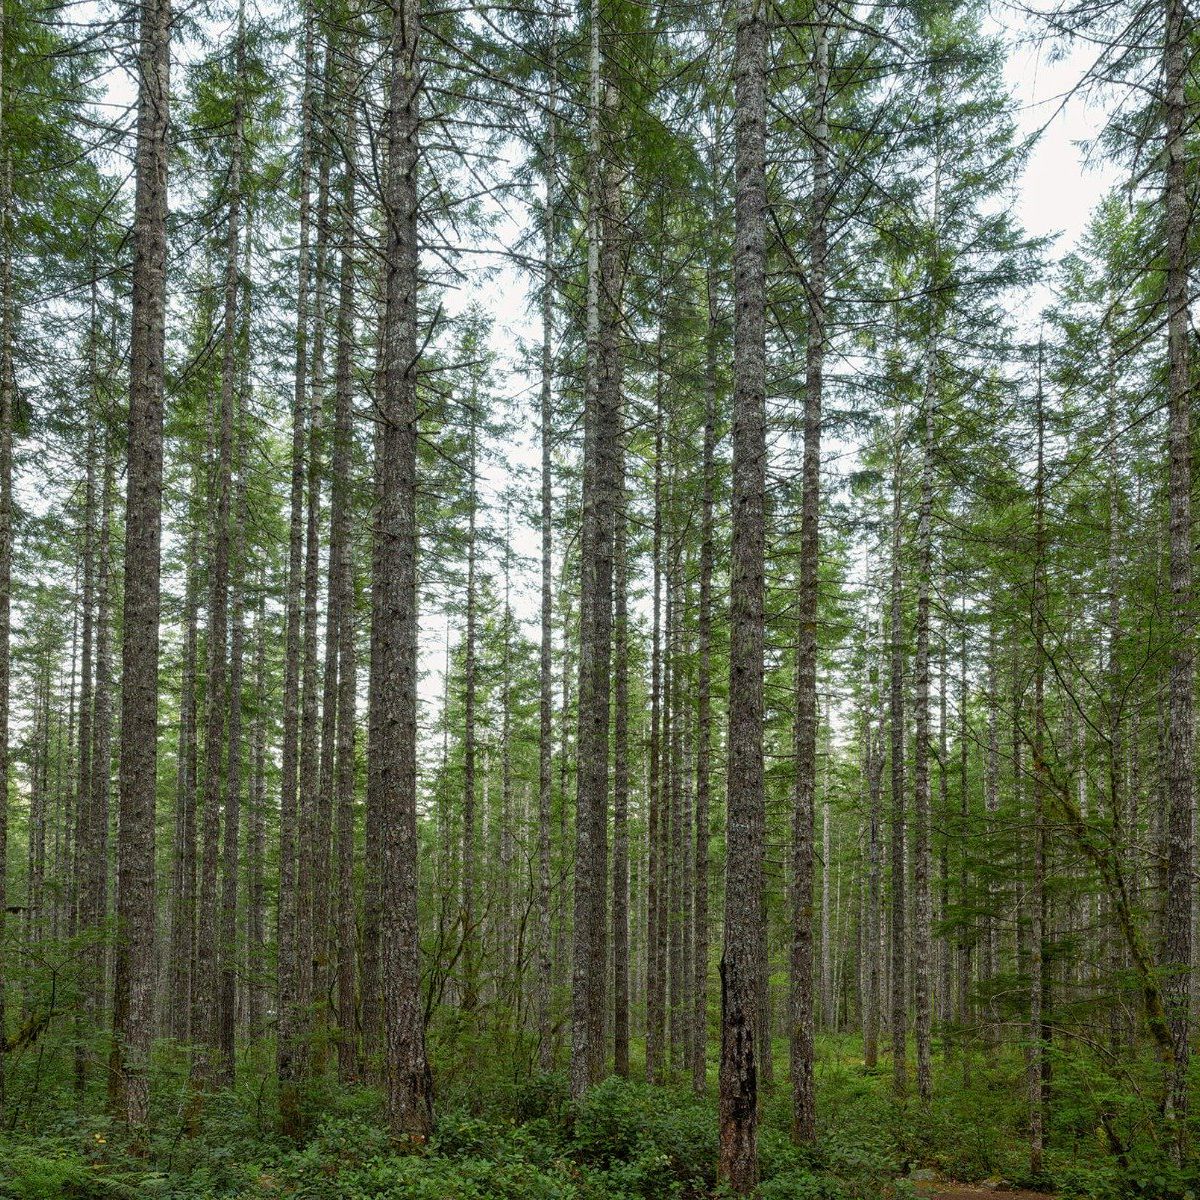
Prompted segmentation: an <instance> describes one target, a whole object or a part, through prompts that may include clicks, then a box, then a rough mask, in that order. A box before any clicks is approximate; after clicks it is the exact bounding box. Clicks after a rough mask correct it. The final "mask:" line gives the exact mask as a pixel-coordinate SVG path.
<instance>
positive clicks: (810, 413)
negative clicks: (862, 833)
mask: <svg viewBox="0 0 1200 1200" xmlns="http://www.w3.org/2000/svg"><path fill="white" fill-rule="evenodd" d="M815 37H816V46H815V49H814V54H813V59H814V61H813V75H814V98H813V187H812V221H811V226H810V229H809V246H808V257H809V278H808V281H807V283H808V287H807V292H808V340H807V347H806V362H805V380H804V459H803V465H802V485H801V501H800V579H799V588H798V594H797V598H796V599H797V622H798V631H797V633H798V638H797V643H796V726H795V747H794V751H795V764H796V781H795V792H794V795H793V797H792V803H793V811H792V888H793V918H792V920H793V928H792V958H791V968H792V969H791V1009H792V1012H791V1018H792V1020H791V1027H792V1038H791V1074H792V1137H793V1140H795V1141H797V1142H811V1141H812V1140H813V1139H814V1138H815V1137H816V1135H817V1126H816V1095H815V1090H814V1081H813V1054H814V1028H813V1026H814V1016H813V819H814V813H815V801H816V788H817V654H818V647H817V606H818V600H819V590H818V570H817V568H818V561H817V559H818V555H819V553H820V544H819V518H820V505H821V475H820V472H821V402H822V390H823V375H824V365H825V339H826V330H825V311H826V297H825V279H826V274H827V256H828V230H827V227H826V217H827V208H828V194H829V122H828V115H827V99H828V91H829V33H828V29H827V26H826V24H825V10H824V7H823V6H822V8H821V9H820V10H819V13H818V16H817V23H816V30H815ZM827 866H828V856H827V857H826V868H827ZM825 885H826V886H825V890H824V895H823V897H822V913H823V916H824V921H823V923H822V943H823V944H822V955H823V959H822V962H823V967H824V968H825V969H824V970H823V973H822V982H823V983H825V982H826V979H827V970H828V967H827V963H826V962H825V959H824V955H825V948H826V946H827V944H828V939H829V925H828V915H829V914H828V874H827V873H826V876H825Z"/></svg>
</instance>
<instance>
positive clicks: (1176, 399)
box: [1163, 0, 1196, 1157]
mask: <svg viewBox="0 0 1200 1200" xmlns="http://www.w3.org/2000/svg"><path fill="white" fill-rule="evenodd" d="M1165 24H1166V27H1165V37H1164V39H1163V75H1164V89H1165V90H1164V97H1163V98H1164V116H1165V123H1166V129H1165V134H1164V145H1163V149H1164V151H1165V155H1164V157H1165V162H1166V178H1165V180H1164V186H1163V205H1164V208H1165V217H1166V238H1167V246H1166V251H1167V254H1166V288H1165V294H1166V304H1167V393H1168V395H1167V400H1168V421H1169V432H1168V453H1169V458H1170V472H1169V480H1168V507H1169V527H1168V557H1169V561H1170V587H1171V635H1172V636H1171V650H1170V677H1169V681H1168V695H1167V755H1166V780H1165V783H1166V798H1167V878H1166V885H1167V894H1166V905H1165V914H1164V916H1165V919H1164V937H1163V960H1164V967H1165V968H1166V971H1167V977H1166V980H1165V985H1164V992H1165V993H1166V996H1165V998H1166V1002H1167V1003H1166V1007H1167V1013H1168V1018H1169V1021H1170V1027H1171V1041H1172V1057H1173V1063H1172V1070H1171V1075H1170V1080H1169V1082H1168V1087H1167V1104H1166V1109H1167V1113H1168V1116H1169V1118H1170V1119H1171V1120H1172V1121H1173V1122H1174V1133H1175V1138H1176V1155H1177V1157H1182V1151H1183V1147H1184V1145H1185V1142H1186V1137H1187V1134H1186V1118H1187V1073H1188V1062H1189V1056H1190V1043H1189V1028H1190V1006H1191V983H1190V977H1191V972H1192V970H1193V966H1194V964H1193V949H1194V948H1193V945H1192V939H1193V907H1194V897H1193V891H1194V887H1193V871H1194V869H1195V867H1194V864H1193V861H1192V860H1193V854H1194V850H1193V840H1194V828H1193V827H1194V821H1195V815H1194V813H1195V787H1196V782H1195V768H1194V755H1195V748H1194V745H1193V741H1194V737H1195V722H1194V717H1193V704H1194V696H1193V691H1194V688H1195V673H1196V670H1195V646H1194V621H1195V614H1194V612H1193V606H1194V603H1195V598H1194V596H1193V593H1192V541H1193V532H1192V507H1191V495H1192V433H1191V421H1190V414H1191V403H1192V379H1191V368H1190V362H1189V358H1190V355H1189V345H1190V343H1189V332H1188V331H1189V329H1190V325H1191V319H1190V315H1189V308H1188V279H1189V276H1190V272H1191V262H1190V252H1189V246H1188V227H1189V224H1190V217H1189V213H1190V202H1189V199H1188V195H1189V192H1188V189H1189V182H1188V178H1187V162H1186V155H1187V150H1186V149H1185V140H1186V136H1187V130H1188V127H1189V125H1190V124H1191V123H1192V119H1193V118H1192V116H1191V114H1190V112H1189V106H1188V99H1187V78H1188V72H1189V69H1190V68H1189V58H1190V55H1191V54H1192V51H1191V49H1190V42H1189V40H1188V39H1189V36H1190V33H1189V30H1188V27H1187V14H1186V6H1185V5H1184V4H1183V3H1182V2H1181V0H1167V5H1166V23H1165Z"/></svg>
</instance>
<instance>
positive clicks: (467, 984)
mask: <svg viewBox="0 0 1200 1200" xmlns="http://www.w3.org/2000/svg"><path fill="white" fill-rule="evenodd" d="M478 399H479V398H478V396H477V395H475V394H474V392H472V395H471V398H470V401H469V406H470V407H469V412H468V422H469V426H468V430H467V465H466V469H467V596H466V608H467V611H466V632H465V634H464V642H465V644H464V646H463V804H462V909H461V924H462V960H463V986H462V1007H463V1008H464V1009H465V1010H466V1011H468V1012H469V1011H470V1010H471V1009H473V1008H474V1007H475V1005H476V1002H477V1000H478V978H477V972H478V963H477V961H476V959H477V950H478V948H477V945H476V942H477V938H476V925H475V875H476V861H475V860H476V843H477V837H476V832H475V794H476V784H475V740H476V739H475V694H476V682H475V680H476V655H475V643H476V637H477V634H476V625H477V613H476V594H477V587H476V567H475V525H476V518H477V509H478V504H479V498H478V466H477V462H476V459H477V442H478V430H477V426H478V414H477V411H476V405H477V404H478Z"/></svg>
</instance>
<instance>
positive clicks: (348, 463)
mask: <svg viewBox="0 0 1200 1200" xmlns="http://www.w3.org/2000/svg"><path fill="white" fill-rule="evenodd" d="M355 15H356V14H355V13H354V11H352V13H351V20H352V21H353V20H354V17H355ZM344 56H345V66H344V70H345V84H344V92H343V96H342V102H343V104H344V105H345V114H344V116H343V124H342V142H343V145H344V147H345V163H344V167H343V170H344V175H343V182H342V203H341V219H342V246H341V264H340V266H341V278H340V281H339V285H338V286H339V292H338V311H337V334H336V336H337V349H336V358H335V363H334V414H333V455H332V460H331V463H330V475H331V484H330V495H329V617H328V621H327V624H326V632H325V659H326V663H325V672H326V675H325V695H324V710H323V713H322V716H323V719H324V722H325V732H324V734H323V740H322V748H324V745H325V742H324V738H325V737H332V738H333V739H334V742H335V744H334V746H333V747H332V753H331V754H330V756H329V757H330V758H331V759H332V765H331V770H332V778H331V779H330V784H329V786H330V791H331V796H330V803H331V804H332V805H333V807H334V809H335V813H336V816H335V821H336V847H335V848H336V851H337V892H336V895H337V906H336V912H337V916H336V921H337V1004H338V1007H337V1028H338V1033H337V1055H338V1078H339V1079H340V1080H341V1082H342V1083H351V1082H353V1081H354V1080H355V1079H356V1078H357V1074H358V1055H357V1046H356V1038H355V1029H354V1026H355V1020H356V1016H357V1008H356V1004H355V990H354V989H355V953H356V950H357V944H358V922H357V913H356V908H355V897H354V717H355V707H356V703H357V683H358V679H357V670H356V667H357V661H356V654H355V640H356V638H355V634H356V631H357V622H356V619H355V618H356V613H355V607H356V606H355V587H354V546H353V542H352V538H351V530H352V524H351V523H352V518H353V499H352V497H353V469H354V377H353V371H354V315H355V287H356V283H357V274H356V263H355V259H354V253H355V239H356V236H357V214H358V207H357V200H358V180H357V176H356V172H357V169H358V120H357V117H358V103H359V97H358V92H359V87H360V85H361V68H360V66H359V59H358V29H357V27H355V26H354V25H352V26H351V28H350V29H349V31H348V33H347V35H346V45H345V48H344ZM331 663H333V664H335V665H336V671H334V672H333V673H334V675H335V679H334V680H333V681H332V682H333V683H334V686H333V687H331V686H330V684H331V680H330V672H331V669H332V668H331V665H330V664H331ZM331 706H332V707H333V709H334V714H335V715H334V719H333V720H332V721H331V720H330V715H329V709H330V707H331Z"/></svg>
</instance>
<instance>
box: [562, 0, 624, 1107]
mask: <svg viewBox="0 0 1200 1200" xmlns="http://www.w3.org/2000/svg"><path fill="white" fill-rule="evenodd" d="M606 19H607V18H606V14H605V13H604V12H603V6H602V5H601V2H600V0H592V5H591V61H590V67H589V70H590V98H589V106H590V107H589V135H588V136H589V144H590V145H591V147H592V151H591V155H590V167H589V172H590V173H589V178H588V299H587V306H588V312H587V378H586V382H585V388H584V478H583V524H582V529H581V531H580V569H581V580H580V601H579V703H578V708H579V738H578V742H577V746H576V753H577V760H578V764H579V766H578V777H577V783H576V790H577V797H578V799H577V804H576V816H575V916H574V944H573V966H572V989H571V1094H572V1095H573V1096H575V1097H579V1096H581V1095H582V1094H583V1093H584V1091H586V1090H587V1088H588V1087H589V1086H590V1085H591V1084H592V1083H594V1082H596V1081H597V1079H598V1078H599V1076H600V1074H601V1071H602V1068H603V1062H604V996H605V994H606V989H605V986H604V984H605V961H606V954H605V942H606V937H605V926H606V924H607V922H606V920H605V909H606V896H605V881H606V878H607V857H608V854H607V843H608V829H607V814H608V750H609V709H610V704H609V687H610V682H611V655H612V592H613V519H614V513H615V509H616V502H617V498H616V477H617V461H618V444H619V439H620V387H621V383H620V376H619V370H618V365H617V364H618V355H617V352H616V344H615V341H616V334H617V330H616V320H617V314H618V313H619V303H620V300H619V280H618V277H617V274H616V267H617V265H618V264H617V263H616V259H615V256H616V251H617V246H616V244H615V237H614V234H615V220H614V219H613V214H611V213H610V212H609V211H608V210H609V209H611V207H612V197H611V194H610V193H611V187H612V184H611V178H612V167H611V152H612V148H611V145H610V142H609V139H608V137H607V136H606V134H605V130H604V127H605V125H606V124H607V122H606V121H605V117H604V113H603V112H602V110H601V103H602V98H603V100H604V102H605V103H606V104H607V102H608V98H609V91H608V88H607V86H606V85H603V84H602V79H601V74H602V72H601V61H602V60H601V44H602V42H606V41H607V39H608V36H609V33H608V30H607V27H606Z"/></svg>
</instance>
